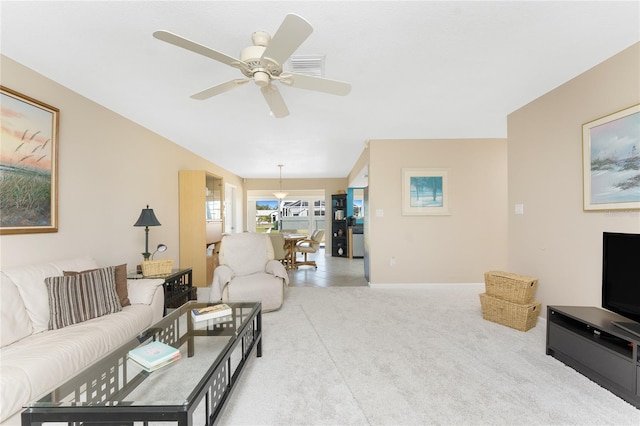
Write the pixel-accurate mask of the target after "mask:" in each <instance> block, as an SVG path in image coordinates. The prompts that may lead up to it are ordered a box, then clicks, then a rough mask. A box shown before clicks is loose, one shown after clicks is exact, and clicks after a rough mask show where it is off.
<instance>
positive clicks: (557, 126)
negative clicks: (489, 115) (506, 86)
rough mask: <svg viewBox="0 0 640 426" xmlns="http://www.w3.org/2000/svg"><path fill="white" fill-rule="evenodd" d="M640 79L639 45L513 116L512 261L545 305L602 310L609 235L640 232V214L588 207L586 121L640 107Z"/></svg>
mask: <svg viewBox="0 0 640 426" xmlns="http://www.w3.org/2000/svg"><path fill="white" fill-rule="evenodd" d="M639 76H640V44H635V45H634V46H632V47H630V48H629V49H626V50H624V51H623V52H621V53H619V54H618V55H615V56H614V57H612V58H610V59H609V60H607V61H605V62H603V63H601V64H600V65H598V66H596V67H594V68H593V69H591V70H589V71H587V72H585V73H584V74H582V75H580V76H578V77H576V78H574V79H572V80H571V81H568V82H567V83H565V84H563V85H562V86H560V87H558V88H557V89H555V90H553V91H551V92H549V93H547V94H546V95H544V96H542V97H540V98H539V99H536V100H535V101H533V102H531V103H530V104H528V105H526V106H524V107H523V108H521V109H519V110H517V111H515V112H514V113H512V114H511V115H509V117H508V140H509V156H508V157H509V244H508V247H509V250H508V252H509V262H508V264H509V269H510V270H512V271H514V272H520V273H523V274H531V275H534V276H537V277H538V278H539V286H538V291H537V295H536V298H537V299H539V300H541V301H542V302H543V303H544V304H545V305H546V304H558V305H591V306H600V297H601V273H602V272H601V270H602V269H601V266H602V232H603V231H614V232H631V233H638V232H640V212H639V211H637V210H636V211H599V212H585V211H583V208H582V124H583V123H586V122H589V121H591V120H594V119H597V118H599V117H603V116H606V115H608V114H611V113H613V112H616V111H619V110H621V109H624V108H626V107H629V106H631V105H634V104H638V103H639V102H640V77H639ZM520 203H521V204H524V215H522V216H519V215H518V216H516V215H514V205H515V204H520ZM545 312H546V311H545V310H543V315H544V314H545Z"/></svg>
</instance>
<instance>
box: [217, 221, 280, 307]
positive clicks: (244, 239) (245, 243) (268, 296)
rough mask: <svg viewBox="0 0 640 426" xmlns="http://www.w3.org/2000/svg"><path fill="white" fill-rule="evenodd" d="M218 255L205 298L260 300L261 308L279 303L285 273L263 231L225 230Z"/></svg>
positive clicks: (278, 305) (229, 300)
mask: <svg viewBox="0 0 640 426" xmlns="http://www.w3.org/2000/svg"><path fill="white" fill-rule="evenodd" d="M218 256H219V262H220V266H218V267H217V268H216V269H215V271H214V273H213V281H212V283H211V289H210V293H209V302H212V303H213V302H218V301H220V300H222V301H223V302H244V301H261V302H262V311H263V312H269V311H275V310H277V309H279V308H280V307H281V306H282V303H283V301H284V289H285V286H286V285H288V284H289V276H288V275H287V271H286V269H285V268H284V266H283V265H282V264H281V263H280V262H279V261H277V260H274V253H273V245H272V244H271V239H270V238H269V236H268V235H267V234H257V233H248V232H245V233H242V234H227V235H225V236H224V237H222V242H221V244H220V252H219V255H218Z"/></svg>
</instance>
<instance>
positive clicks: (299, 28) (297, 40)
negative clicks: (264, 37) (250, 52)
mask: <svg viewBox="0 0 640 426" xmlns="http://www.w3.org/2000/svg"><path fill="white" fill-rule="evenodd" d="M312 32H313V28H312V27H311V24H309V23H308V22H307V21H306V20H305V19H304V18H301V17H300V16H298V15H295V14H293V13H290V14H288V15H287V16H285V18H284V21H282V24H281V25H280V28H278V31H276V33H275V34H274V35H273V37H272V38H271V42H270V43H269V45H268V46H267V49H266V50H265V51H264V53H263V54H262V57H263V58H270V59H272V60H274V61H275V62H277V63H278V64H283V63H284V61H286V60H287V59H289V56H291V55H292V54H293V52H295V51H296V49H297V48H298V47H299V46H300V45H301V44H302V43H303V42H304V41H305V40H306V39H307V37H309V35H311V33H312ZM263 65H265V64H263Z"/></svg>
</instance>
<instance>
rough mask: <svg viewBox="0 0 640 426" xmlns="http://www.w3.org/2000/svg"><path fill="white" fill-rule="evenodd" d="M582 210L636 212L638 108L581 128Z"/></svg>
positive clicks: (639, 189) (639, 201)
mask: <svg viewBox="0 0 640 426" xmlns="http://www.w3.org/2000/svg"><path fill="white" fill-rule="evenodd" d="M582 150H583V153H582V158H583V199H584V210H631V209H640V105H635V106H632V107H629V108H626V109H624V110H622V111H618V112H616V113H613V114H610V115H607V116H606V117H602V118H599V119H597V120H593V121H590V122H589V123H585V124H583V125H582Z"/></svg>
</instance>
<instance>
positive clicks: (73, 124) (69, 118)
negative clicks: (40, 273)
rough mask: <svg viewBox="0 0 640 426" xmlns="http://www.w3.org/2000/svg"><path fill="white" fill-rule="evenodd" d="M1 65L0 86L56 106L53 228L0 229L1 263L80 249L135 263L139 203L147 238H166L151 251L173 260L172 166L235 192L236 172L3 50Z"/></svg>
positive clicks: (152, 241) (140, 242)
mask: <svg viewBox="0 0 640 426" xmlns="http://www.w3.org/2000/svg"><path fill="white" fill-rule="evenodd" d="M1 67H2V68H1V78H2V80H1V83H2V85H3V86H6V87H8V88H10V89H13V90H16V91H18V92H21V93H23V94H25V95H28V96H30V97H33V98H35V99H38V100H40V101H42V102H45V103H47V104H49V105H52V106H54V107H57V108H59V109H60V134H59V182H58V184H59V197H58V206H59V231H58V232H57V233H51V234H31V235H3V236H1V237H0V261H1V262H0V266H1V267H3V268H4V267H8V266H14V265H15V266H17V265H23V264H31V263H35V262H43V261H49V260H54V259H60V258H66V257H71V256H78V255H85V254H88V255H92V256H94V257H95V258H96V260H97V261H98V263H99V264H101V265H108V264H115V263H123V262H127V263H128V264H130V265H135V264H137V263H139V262H140V261H141V260H142V256H141V255H140V253H142V252H143V251H144V230H143V228H134V227H133V223H134V222H135V221H136V220H137V218H138V216H139V215H140V210H141V209H142V208H144V207H145V206H146V205H147V204H149V205H150V207H151V208H153V209H154V212H155V213H156V216H157V217H158V220H159V221H160V223H162V226H159V227H153V228H150V232H149V246H150V248H151V247H155V246H156V245H157V244H158V243H161V242H162V243H165V244H167V245H168V247H169V248H168V250H167V251H166V252H165V253H163V254H162V255H158V256H156V258H165V259H168V258H171V259H174V265H177V263H178V259H179V239H178V232H179V231H178V170H180V169H196V170H208V171H210V172H212V173H215V174H217V175H220V176H222V177H223V178H224V179H225V180H226V181H227V182H229V183H231V184H233V185H236V186H237V187H238V188H239V190H240V193H241V192H242V188H243V183H242V180H241V179H240V178H239V177H238V176H236V175H233V174H232V173H230V172H228V171H226V170H224V169H221V168H220V167H218V166H216V165H215V164H213V163H211V162H209V161H205V160H203V159H202V158H200V157H199V156H197V155H195V154H193V153H192V152H190V151H187V150H185V149H184V148H181V147H179V146H178V145H176V144H174V143H172V142H171V141H169V140H167V139H164V138H162V137H160V136H158V135H157V134H155V133H153V132H151V131H149V130H147V129H145V128H143V127H141V126H139V125H137V124H135V123H133V122H131V121H129V120H126V119H125V118H123V117H121V116H119V115H117V114H115V113H114V112H112V111H110V110H108V109H106V108H104V107H102V106H100V105H98V104H96V103H94V102H91V101H90V100H88V99H86V98H84V97H82V96H80V95H78V94H77V93H74V92H72V91H70V90H68V89H66V88H65V87H63V86H60V85H59V84H57V83H54V82H52V81H51V80H48V79H46V78H44V77H42V76H41V75H39V74H37V73H35V72H33V71H32V70H30V69H28V68H25V67H23V66H21V65H20V64H18V63H16V62H14V61H13V60H11V59H9V58H7V57H5V56H2V57H1Z"/></svg>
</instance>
